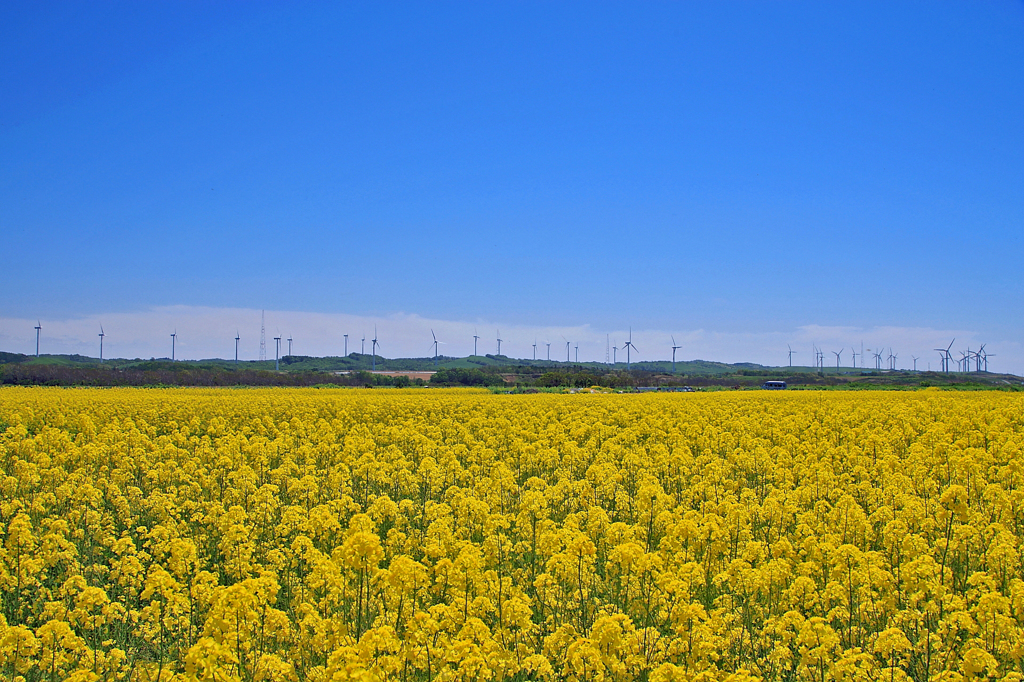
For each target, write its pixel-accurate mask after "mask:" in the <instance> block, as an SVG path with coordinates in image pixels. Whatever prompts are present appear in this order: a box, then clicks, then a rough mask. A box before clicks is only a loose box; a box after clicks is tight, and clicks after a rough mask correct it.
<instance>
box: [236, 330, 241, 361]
mask: <svg viewBox="0 0 1024 682" xmlns="http://www.w3.org/2000/svg"><path fill="white" fill-rule="evenodd" d="M241 338H242V337H241V336H239V334H238V330H237V329H236V330H235V364H236V365H237V364H238V341H239V339H241Z"/></svg>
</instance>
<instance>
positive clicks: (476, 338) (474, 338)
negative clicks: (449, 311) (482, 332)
mask: <svg viewBox="0 0 1024 682" xmlns="http://www.w3.org/2000/svg"><path fill="white" fill-rule="evenodd" d="M430 333H431V334H433V333H434V331H433V330H431V331H430ZM479 338H480V337H479V336H477V333H476V329H473V355H474V357H475V356H476V342H477V340H479Z"/></svg>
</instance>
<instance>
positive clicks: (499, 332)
mask: <svg viewBox="0 0 1024 682" xmlns="http://www.w3.org/2000/svg"><path fill="white" fill-rule="evenodd" d="M494 331H495V334H496V335H497V337H498V355H501V330H500V329H495V330H494Z"/></svg>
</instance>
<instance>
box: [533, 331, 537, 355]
mask: <svg viewBox="0 0 1024 682" xmlns="http://www.w3.org/2000/svg"><path fill="white" fill-rule="evenodd" d="M533 359H534V360H536V359H537V337H536V336H535V337H533Z"/></svg>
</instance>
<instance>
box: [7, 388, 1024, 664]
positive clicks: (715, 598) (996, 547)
mask: <svg viewBox="0 0 1024 682" xmlns="http://www.w3.org/2000/svg"><path fill="white" fill-rule="evenodd" d="M1022 432H1024V400H1022V399H1021V398H1020V397H1017V396H1014V395H1011V394H995V393H988V394H973V395H964V394H951V393H940V392H929V391H923V392H918V393H898V394H896V393H873V394H866V393H858V394H837V393H818V392H796V393H792V392H791V393H788V394H782V393H767V392H761V393H733V394H724V393H720V394H674V395H532V396H497V395H489V394H478V393H471V392H465V391H462V392H459V391H438V390H430V391H419V392H411V391H340V390H307V389H298V390H292V389H283V390H276V389H272V390H140V389H113V390H61V389H43V388H34V389H25V388H17V389H13V388H12V389H4V390H0V463H2V472H0V474H2V475H0V489H2V496H0V533H2V538H0V539H2V548H0V587H2V589H0V593H2V604H0V608H2V611H0V673H2V674H3V675H4V677H5V678H6V679H10V680H75V681H85V680H133V681H134V680H137V681H146V682H149V681H167V680H175V681H184V680H211V681H212V680H218V681H227V680H240V681H246V682H249V681H253V680H316V681H326V680H527V679H537V680H555V679H557V680H581V681H582V680H649V681H651V682H665V681H669V680H687V681H694V682H697V681H702V682H710V681H711V680H728V681H729V682H742V681H748V680H806V681H808V682H826V681H828V680H842V681H847V680H849V681H852V680H888V681H889V682H896V681H897V680H908V679H910V680H917V681H925V680H934V681H936V682H954V681H961V680H974V679H998V680H1022V679H1024V678H1022V676H1021V672H1022V671H1024V670H1022V664H1024V661H1022V658H1024V580H1022V577H1024V576H1022V573H1021V543H1020V538H1021V533H1022V528H1021V522H1022V515H1024V453H1022V446H1024V438H1022Z"/></svg>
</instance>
